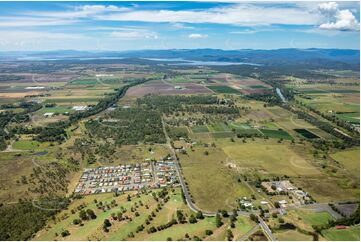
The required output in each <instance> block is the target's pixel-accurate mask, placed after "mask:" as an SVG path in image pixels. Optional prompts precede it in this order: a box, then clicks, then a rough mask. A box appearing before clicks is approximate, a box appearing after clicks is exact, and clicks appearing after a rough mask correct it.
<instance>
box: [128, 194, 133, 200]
mask: <svg viewBox="0 0 361 242" xmlns="http://www.w3.org/2000/svg"><path fill="white" fill-rule="evenodd" d="M131 200H132V198H131V196H130V195H129V194H128V196H127V201H128V202H130V201H131Z"/></svg>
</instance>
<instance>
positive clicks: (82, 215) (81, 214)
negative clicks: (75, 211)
mask: <svg viewBox="0 0 361 242" xmlns="http://www.w3.org/2000/svg"><path fill="white" fill-rule="evenodd" d="M79 218H80V219H81V220H88V215H87V214H86V212H85V211H84V210H83V209H82V210H80V212H79Z"/></svg>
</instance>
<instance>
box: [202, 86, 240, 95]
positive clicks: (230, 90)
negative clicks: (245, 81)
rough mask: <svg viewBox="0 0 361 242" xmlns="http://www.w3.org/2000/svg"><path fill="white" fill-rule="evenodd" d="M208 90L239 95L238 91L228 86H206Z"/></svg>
mask: <svg viewBox="0 0 361 242" xmlns="http://www.w3.org/2000/svg"><path fill="white" fill-rule="evenodd" d="M207 87H208V88H209V89H211V90H212V91H214V92H216V93H228V94H240V93H239V91H238V90H236V89H233V88H231V87H229V86H207Z"/></svg>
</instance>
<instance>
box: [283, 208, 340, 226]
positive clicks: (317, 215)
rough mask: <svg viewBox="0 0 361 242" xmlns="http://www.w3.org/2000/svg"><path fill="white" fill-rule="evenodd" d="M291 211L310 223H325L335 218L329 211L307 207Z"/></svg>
mask: <svg viewBox="0 0 361 242" xmlns="http://www.w3.org/2000/svg"><path fill="white" fill-rule="evenodd" d="M290 213H295V215H296V216H298V220H302V221H303V222H304V223H306V224H308V225H311V226H312V225H324V224H327V223H328V221H330V220H334V218H333V217H332V216H331V214H329V213H328V212H313V211H308V210H305V209H299V210H292V211H290Z"/></svg>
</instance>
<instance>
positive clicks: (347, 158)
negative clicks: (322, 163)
mask: <svg viewBox="0 0 361 242" xmlns="http://www.w3.org/2000/svg"><path fill="white" fill-rule="evenodd" d="M330 156H331V157H332V159H334V160H336V161H338V162H340V163H341V164H342V165H343V166H344V167H345V169H346V170H347V171H348V172H350V173H351V174H352V175H353V176H354V177H357V178H358V179H360V149H350V150H344V151H339V152H336V153H333V154H331V155H330Z"/></svg>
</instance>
